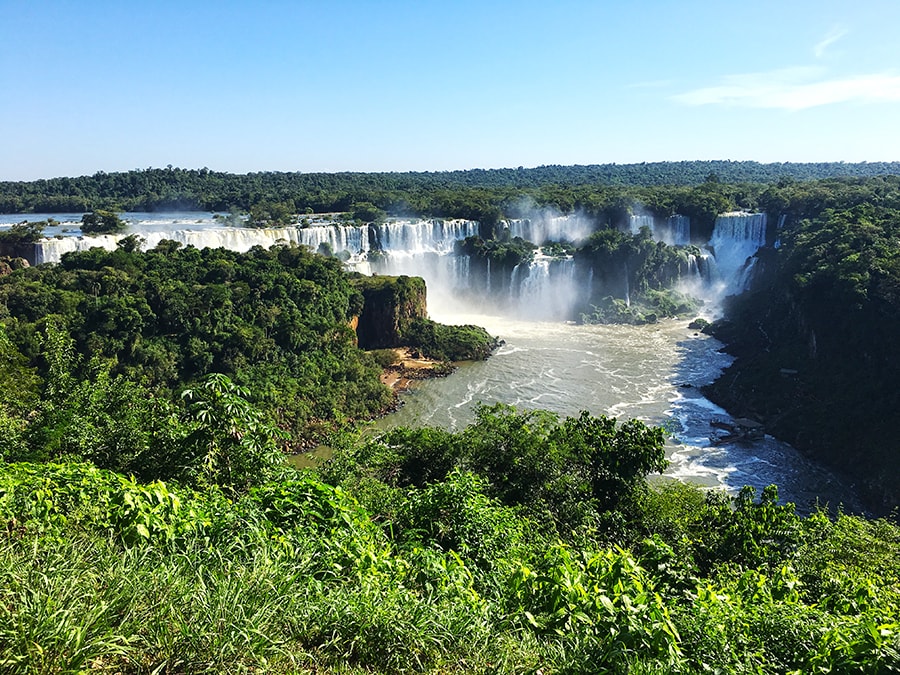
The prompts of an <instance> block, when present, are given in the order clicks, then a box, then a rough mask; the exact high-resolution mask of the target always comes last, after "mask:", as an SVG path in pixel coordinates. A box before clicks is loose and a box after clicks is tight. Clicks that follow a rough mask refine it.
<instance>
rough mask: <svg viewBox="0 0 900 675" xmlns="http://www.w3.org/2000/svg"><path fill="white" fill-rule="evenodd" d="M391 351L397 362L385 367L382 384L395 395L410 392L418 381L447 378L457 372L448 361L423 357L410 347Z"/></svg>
mask: <svg viewBox="0 0 900 675" xmlns="http://www.w3.org/2000/svg"><path fill="white" fill-rule="evenodd" d="M391 351H393V352H394V354H395V355H396V362H395V363H394V364H392V365H389V366H387V367H385V369H384V371H383V372H382V373H381V383H382V384H383V385H385V386H386V387H388V388H390V389H391V390H392V391H394V393H395V395H397V394H400V393H403V392H405V391H408V390H409V388H410V385H412V383H413V382H414V381H416V380H426V379H430V378H433V377H446V376H447V375H449V374H450V373H452V372H453V371H454V370H456V366H454V365H453V364H452V363H450V362H448V361H439V360H437V359H431V358H428V357H425V356H422V354H420V353H419V352H418V351H416V350H414V349H410V348H409V347H397V348H395V349H392V350H391Z"/></svg>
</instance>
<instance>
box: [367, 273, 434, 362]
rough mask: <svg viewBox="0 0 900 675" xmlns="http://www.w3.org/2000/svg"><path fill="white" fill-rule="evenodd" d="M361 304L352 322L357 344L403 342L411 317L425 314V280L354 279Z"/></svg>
mask: <svg viewBox="0 0 900 675" xmlns="http://www.w3.org/2000/svg"><path fill="white" fill-rule="evenodd" d="M356 283H357V287H358V288H359V290H360V291H361V292H362V294H363V298H364V299H365V304H364V305H363V310H362V313H361V314H360V315H359V321H358V323H357V326H356V336H357V338H358V339H359V346H360V347H361V348H363V349H384V348H387V347H400V346H402V345H403V344H404V342H403V332H404V330H405V328H406V327H407V326H408V325H409V323H410V322H411V321H412V320H413V319H424V318H427V316H428V312H427V309H426V297H425V295H426V294H425V280H424V279H422V278H421V277H407V276H400V277H387V276H373V277H363V278H360V279H359V280H358V281H357V282H356Z"/></svg>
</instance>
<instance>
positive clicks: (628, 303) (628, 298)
mask: <svg viewBox="0 0 900 675" xmlns="http://www.w3.org/2000/svg"><path fill="white" fill-rule="evenodd" d="M622 264H623V265H624V266H625V306H626V307H631V280H630V279H629V278H628V263H627V262H624V263H622Z"/></svg>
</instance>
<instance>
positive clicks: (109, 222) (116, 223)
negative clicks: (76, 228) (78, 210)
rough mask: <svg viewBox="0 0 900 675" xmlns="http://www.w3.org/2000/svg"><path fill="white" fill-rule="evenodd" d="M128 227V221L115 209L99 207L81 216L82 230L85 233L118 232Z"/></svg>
mask: <svg viewBox="0 0 900 675" xmlns="http://www.w3.org/2000/svg"><path fill="white" fill-rule="evenodd" d="M127 229H128V223H126V222H125V221H124V220H122V219H121V218H119V215H118V214H117V213H115V212H113V211H103V210H101V209H97V210H96V211H91V212H90V213H85V214H84V215H83V216H81V231H82V232H83V233H84V234H118V233H120V232H124V231H125V230H127Z"/></svg>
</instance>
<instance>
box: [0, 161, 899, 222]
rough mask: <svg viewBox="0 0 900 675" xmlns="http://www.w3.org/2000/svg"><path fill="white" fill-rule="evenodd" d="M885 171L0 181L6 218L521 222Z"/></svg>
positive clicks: (895, 165) (727, 165)
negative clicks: (538, 212) (529, 205)
mask: <svg viewBox="0 0 900 675" xmlns="http://www.w3.org/2000/svg"><path fill="white" fill-rule="evenodd" d="M886 174H900V162H873V163H856V164H845V163H843V162H820V163H805V164H801V163H773V164H760V163H758V162H732V161H695V162H653V163H642V164H596V165H588V166H541V167H537V168H531V169H525V168H518V169H489V170H485V169H472V170H468V171H440V172H406V173H397V172H391V173H356V172H354V173H349V172H348V173H283V172H273V171H270V172H263V173H251V174H244V175H239V174H231V173H222V172H217V171H210V170H209V169H206V168H203V169H179V168H172V167H171V166H170V167H167V168H165V169H152V168H150V169H145V170H135V171H127V172H120V173H105V172H102V171H101V172H98V173H95V174H94V175H93V176H81V177H77V178H51V179H46V180H37V181H29V182H0V213H65V212H85V211H92V210H95V209H112V210H124V211H159V210H172V209H186V210H193V209H196V210H208V211H226V210H228V209H241V210H249V209H251V208H252V207H253V206H254V205H257V204H260V203H286V204H288V205H289V206H291V207H293V209H294V211H295V212H296V213H302V212H304V211H306V212H331V211H341V212H345V211H352V210H354V207H356V206H358V205H360V204H374V205H375V206H377V207H378V208H379V209H382V210H384V211H385V212H387V213H389V214H392V215H427V216H436V217H457V218H472V219H477V220H483V221H488V222H490V221H491V220H492V219H496V218H498V217H501V216H503V215H514V214H513V213H512V211H514V210H515V208H516V207H518V206H520V205H521V197H523V196H527V197H530V198H532V199H533V200H534V201H535V203H537V204H538V205H547V206H553V207H555V208H558V209H560V210H561V211H571V210H572V209H574V208H587V209H589V210H590V208H591V207H592V205H593V206H607V205H605V204H592V202H597V201H598V198H597V195H608V196H609V201H613V202H614V201H615V199H614V197H616V196H618V195H620V194H621V190H620V189H621V188H654V187H660V186H670V187H680V188H686V187H694V186H700V185H703V184H717V183H729V184H734V183H742V184H751V183H775V182H777V181H805V180H814V179H822V178H838V177H841V178H846V177H851V178H865V177H871V176H881V175H886ZM626 193H627V191H626ZM629 194H630V193H629ZM592 196H593V199H591V197H592ZM599 201H601V202H602V201H604V200H602V199H601V200H599ZM686 215H690V214H686Z"/></svg>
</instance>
